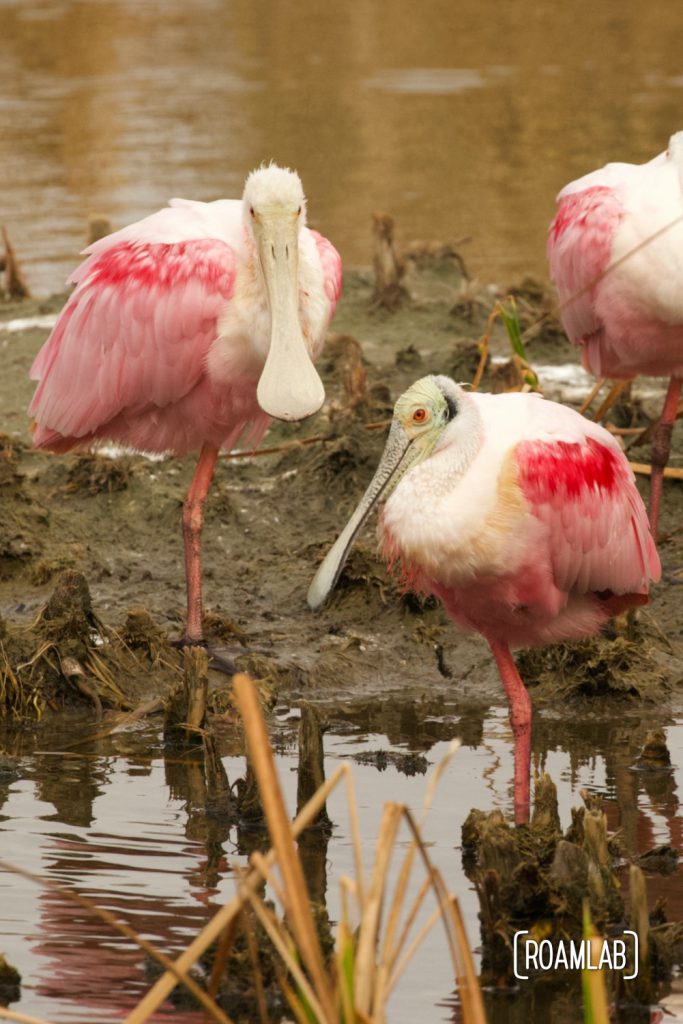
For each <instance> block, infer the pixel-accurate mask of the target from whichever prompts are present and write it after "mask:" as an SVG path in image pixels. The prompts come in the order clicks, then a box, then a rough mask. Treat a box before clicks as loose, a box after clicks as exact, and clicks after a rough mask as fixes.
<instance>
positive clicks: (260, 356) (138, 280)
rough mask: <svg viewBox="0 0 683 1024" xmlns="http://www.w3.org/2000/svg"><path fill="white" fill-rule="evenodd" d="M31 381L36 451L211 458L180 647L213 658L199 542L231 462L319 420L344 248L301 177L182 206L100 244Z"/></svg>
mask: <svg viewBox="0 0 683 1024" xmlns="http://www.w3.org/2000/svg"><path fill="white" fill-rule="evenodd" d="M85 252H86V253H87V259H86V260H84V262H83V263H81V265H80V266H79V267H78V269H77V270H76V271H75V273H74V274H73V275H72V277H71V278H70V281H71V282H73V283H74V284H75V285H76V288H75V290H74V291H73V293H72V294H71V296H70V298H69V300H68V302H67V304H66V306H65V307H64V309H63V311H62V313H61V315H60V317H59V320H58V321H57V324H56V325H55V327H54V330H53V331H52V333H51V335H50V337H49V338H48V340H47V341H46V342H45V344H44V345H43V347H42V348H41V350H40V352H39V353H38V355H37V357H36V359H35V361H34V363H33V366H32V368H31V377H32V378H33V379H35V380H38V381H39V384H38V386H37V388H36V391H35V394H34V396H33V401H32V402H31V405H30V408H29V414H30V415H32V416H33V417H34V419H35V427H34V435H33V440H34V444H35V445H36V446H37V447H39V448H49V449H52V450H53V451H57V452H65V451H69V450H70V449H72V448H76V447H83V446H90V445H92V444H94V443H97V442H98V441H103V440H110V441H116V442H119V443H121V444H123V445H126V446H128V447H130V448H133V449H135V450H137V451H142V452H168V453H173V454H174V455H183V454H185V453H187V452H189V451H192V450H193V449H197V448H198V449H200V455H199V461H198V463H197V467H196V469H195V473H194V476H193V478H192V483H191V485H190V489H189V493H188V495H187V500H186V501H185V505H184V508H183V535H184V542H185V568H186V577H187V624H186V631H185V637H184V640H185V641H187V642H190V643H200V642H202V637H203V633H202V589H201V530H202V523H203V509H204V501H205V499H206V495H207V493H208V490H209V486H210V484H211V478H212V475H213V471H214V467H215V464H216V458H217V456H218V452H219V449H220V448H221V447H231V446H232V445H234V444H235V442H236V441H237V440H238V439H239V438H240V436H242V435H245V436H246V437H247V439H248V440H249V442H250V443H251V444H252V445H254V446H255V445H257V444H258V443H259V442H260V441H261V439H262V437H263V435H264V434H265V432H266V430H267V428H268V425H269V424H270V421H271V417H275V418H277V419H282V420H300V419H303V418H305V417H306V416H311V415H312V414H313V413H315V412H317V410H318V409H319V408H320V407H321V405H322V404H323V401H324V398H325V392H324V390H323V385H322V382H321V380H320V378H319V376H318V374H317V372H316V370H315V367H314V365H313V364H314V361H315V359H316V358H317V357H318V356H319V355H320V352H321V349H322V346H323V342H324V339H325V333H326V330H327V326H328V323H329V321H330V319H331V317H332V314H333V312H334V309H335V306H336V303H337V299H338V297H339V292H340V288H341V260H340V258H339V254H338V253H337V251H336V250H335V249H334V247H333V246H332V244H331V243H330V242H328V241H327V239H325V238H323V237H322V235H320V234H318V233H317V232H316V231H311V230H309V229H308V228H307V227H306V200H305V197H304V193H303V189H302V185H301V181H300V179H299V176H298V175H297V174H296V173H295V172H293V171H290V170H288V169H286V168H281V167H278V166H276V165H274V164H271V165H270V166H268V167H261V168H259V169H258V170H255V171H252V173H251V174H250V175H249V177H248V178H247V180H246V183H245V186H244V194H243V197H242V199H241V200H239V199H219V200H216V201H215V202H211V203H202V202H193V201H191V200H186V199H172V200H171V201H170V204H169V206H168V207H166V208H165V209H163V210H160V211H158V212H157V213H154V214H152V215H151V216H149V217H146V218H145V219H144V220H141V221H138V222H137V223H136V224H131V225H130V226H129V227H126V228H123V229H122V230H121V231H116V232H114V233H113V234H111V235H109V236H108V237H106V238H103V239H100V240H99V241H97V242H95V243H94V244H93V245H91V246H90V247H89V248H88V249H86V250H85Z"/></svg>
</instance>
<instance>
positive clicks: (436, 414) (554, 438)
mask: <svg viewBox="0 0 683 1024" xmlns="http://www.w3.org/2000/svg"><path fill="white" fill-rule="evenodd" d="M383 498H384V499H385V505H384V508H383V510H382V513H381V515H380V519H379V527H378V529H379V537H380V542H381V547H382V552H383V555H384V557H385V558H386V559H387V561H389V562H390V563H391V564H394V563H398V564H399V565H400V569H401V573H402V577H403V579H404V580H405V582H406V584H407V585H408V586H410V587H411V588H412V589H414V590H417V591H420V592H423V593H427V594H434V595H435V596H436V597H438V598H440V600H441V601H442V602H443V604H444V606H445V608H446V611H447V612H448V614H449V616H450V617H451V618H452V619H453V621H454V622H456V623H457V624H458V625H459V626H461V627H463V628H464V629H466V630H470V631H474V632H478V633H481V635H482V636H483V637H484V638H485V639H486V640H487V641H488V643H489V646H490V647H491V651H492V652H493V656H494V658H495V660H496V663H497V665H498V669H499V672H500V676H501V679H502V682H503V686H504V687H505V691H506V694H507V697H508V701H509V704H510V720H511V723H512V728H513V732H514V735H515V819H516V820H517V821H524V820H527V819H528V815H529V773H530V759H531V702H530V700H529V695H528V693H527V691H526V689H525V687H524V685H523V683H522V680H521V679H520V676H519V673H518V671H517V667H516V665H515V662H514V659H513V657H512V655H511V653H510V649H511V648H512V647H524V646H536V645H543V644H549V643H553V642H557V641H560V640H572V639H578V638H580V637H585V636H590V635H592V634H594V633H596V632H597V631H598V630H599V629H600V628H601V626H602V625H603V624H604V623H605V622H606V621H607V620H608V619H609V618H610V617H611V616H613V615H615V614H616V613H618V612H620V611H622V610H623V609H625V608H628V607H631V606H636V605H641V604H645V603H646V602H647V593H648V588H649V584H650V582H651V581H656V580H658V579H659V576H660V565H659V558H658V556H657V551H656V548H655V545H654V542H653V540H652V537H651V534H650V530H649V526H648V520H647V514H646V512H645V508H644V506H643V503H642V501H641V498H640V495H639V494H638V491H637V489H636V486H635V481H634V478H633V474H632V472H631V470H630V467H629V465H628V462H627V460H626V457H625V456H624V454H623V452H622V451H621V449H620V448H619V445H618V444H617V442H616V441H615V439H614V438H613V437H612V435H611V434H609V433H608V431H606V430H605V429H604V428H603V427H601V426H599V425H598V424H595V423H591V422H589V421H588V420H586V419H584V418H583V416H580V415H579V414H578V413H577V412H574V411H573V410H571V409H568V408H566V407H565V406H562V405H558V404H557V403H555V402H548V401H546V400H545V399H543V398H541V397H540V396H538V395H532V394H519V393H517V394H505V395H486V394H471V393H468V392H466V391H463V390H462V388H460V387H458V386H457V385H456V384H454V383H453V381H452V380H449V378H447V377H424V378H423V379H422V380H419V381H417V383H415V384H413V386H412V387H411V388H409V389H408V390H407V391H406V392H405V393H404V394H403V395H401V397H400V398H399V399H398V401H397V402H396V406H395V409H394V419H393V422H392V425H391V429H390V431H389V437H388V439H387V443H386V447H385V450H384V453H383V455H382V459H381V462H380V464H379V467H378V469H377V472H376V473H375V476H374V477H373V479H372V481H371V483H370V485H369V487H368V489H367V491H366V492H365V495H364V496H363V498H362V499H361V501H360V503H359V505H358V507H357V509H356V511H355V512H354V513H353V515H352V516H351V519H350V520H349V523H348V525H347V526H346V527H345V529H344V530H343V531H342V533H341V535H340V536H339V539H338V540H337V542H336V543H335V544H334V546H333V547H332V549H331V550H330V552H329V553H328V555H327V557H326V558H325V560H324V561H323V563H322V565H321V566H320V568H319V570H318V572H317V574H316V576H315V579H314V580H313V582H312V584H311V587H310V589H309V592H308V601H309V604H310V606H311V607H312V608H314V609H317V608H319V607H320V606H321V605H322V604H323V602H324V601H325V599H326V597H327V595H328V594H329V592H330V591H331V590H332V588H333V587H334V586H335V584H336V582H337V580H338V578H339V574H340V573H341V570H342V568H343V565H344V561H345V559H346V557H347V555H348V552H349V550H350V547H351V545H352V544H353V541H354V539H355V537H356V536H357V534H358V532H359V530H360V529H361V527H362V525H363V523H364V522H365V520H366V519H367V517H368V516H369V514H370V512H371V511H372V509H373V507H374V506H375V504H376V503H377V502H378V501H380V500H381V499H383Z"/></svg>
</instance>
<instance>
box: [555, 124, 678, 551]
mask: <svg viewBox="0 0 683 1024" xmlns="http://www.w3.org/2000/svg"><path fill="white" fill-rule="evenodd" d="M557 198H558V203H559V206H558V210H557V213H556V215H555V219H554V220H553V222H552V224H551V225H550V232H549V236H548V259H549V262H550V276H551V277H552V279H553V281H554V282H555V284H556V286H557V290H558V293H559V297H560V303H561V307H560V315H561V317H562V323H563V325H564V329H565V330H566V332H567V334H568V335H569V338H570V339H571V341H573V342H574V343H575V344H577V345H581V346H582V348H583V353H582V358H583V363H584V365H585V366H586V368H587V369H589V370H591V372H592V373H594V374H596V375H597V376H599V377H614V378H617V379H619V378H622V379H623V378H625V379H628V378H631V377H633V376H634V375H635V374H638V373H646V374H652V375H654V376H666V377H670V378H671V379H670V381H669V388H668V392H667V396H666V400H665V402H664V409H663V412H662V416H661V419H660V421H659V424H658V426H657V431H656V433H655V437H654V442H653V446H652V477H651V484H650V526H651V528H652V532H653V535H654V536H655V538H656V536H657V521H658V518H659V506H660V500H661V494H662V476H663V472H664V467H665V466H666V464H667V462H668V459H669V450H670V447H671V433H672V430H673V424H674V421H675V419H676V414H677V412H678V404H679V398H680V392H681V378H682V376H683V132H678V133H677V134H676V135H673V136H672V137H671V139H670V141H669V148H668V149H667V151H666V152H665V153H660V155H659V156H657V157H655V158H654V160H650V162H649V163H646V164H607V165H606V166H605V167H602V168H601V169H600V170H598V171H593V172H592V173H590V174H586V175H585V176H584V177H583V178H579V179H577V181H572V182H571V183H570V184H569V185H566V186H565V188H563V189H562V191H561V192H560V193H559V195H558V197H557Z"/></svg>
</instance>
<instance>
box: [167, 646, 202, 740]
mask: <svg viewBox="0 0 683 1024" xmlns="http://www.w3.org/2000/svg"><path fill="white" fill-rule="evenodd" d="M208 689H209V659H208V655H207V653H206V651H205V650H204V648H203V647H185V648H184V650H183V681H182V683H181V684H180V685H178V686H176V687H175V688H174V689H173V690H172V692H171V693H170V695H169V698H168V701H167V703H166V709H165V712H164V743H165V744H166V745H167V746H171V747H179V748H181V749H185V748H187V747H192V746H196V745H197V743H198V734H200V733H201V731H202V730H203V729H204V726H205V724H206V701H207V697H208Z"/></svg>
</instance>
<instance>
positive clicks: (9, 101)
mask: <svg viewBox="0 0 683 1024" xmlns="http://www.w3.org/2000/svg"><path fill="white" fill-rule="evenodd" d="M415 11H416V8H415V5H414V4H412V3H409V2H408V0H397V2H395V3H394V4H393V5H392V7H391V13H389V9H388V8H385V7H383V6H382V5H381V4H375V3H371V2H370V0H359V2H355V3H353V4H342V3H339V2H333V3H329V4H325V5H320V4H316V3H314V2H313V0H300V2H299V3H297V4H295V5H293V4H285V5H283V4H278V3H276V2H274V0H264V2H261V3H258V4H253V3H250V2H247V0H196V2H195V3H193V4H191V5H188V4H186V3H183V2H181V0H164V2H163V3H162V0H144V2H140V0H107V2H101V0H80V2H79V0H0V20H1V22H2V32H0V123H2V130H0V166H2V168H3V182H2V203H3V210H2V214H1V216H0V221H4V222H6V224H7V226H8V229H9V231H10V235H11V237H12V238H13V240H14V243H15V246H16V248H17V252H18V254H19V256H20V257H21V259H22V261H23V264H24V267H25V270H26V272H27V276H28V279H29V282H30V284H31V285H32V287H33V289H34V291H35V292H36V293H37V294H46V293H49V292H52V291H55V290H57V289H59V288H61V286H62V283H63V280H64V278H65V277H66V276H67V274H68V273H69V272H70V270H71V269H72V268H73V265H74V260H75V257H76V253H77V252H78V251H79V249H80V248H81V247H82V245H83V240H84V235H85V222H86V219H87V217H88V215H89V214H91V213H105V214H108V215H109V216H110V217H111V218H112V219H113V222H114V224H115V225H118V226H120V225H122V224H124V223H127V222H129V221H131V220H135V219H137V218H139V217H141V216H143V215H145V214H147V213H149V212H151V211H152V210H154V209H156V208H158V207H159V206H161V205H163V204H164V203H165V202H166V200H167V199H168V198H169V197H170V196H173V195H184V196H189V197H191V198H196V199H213V198H216V197H218V196H236V195H239V194H240V192H241V187H242V183H243V181H244V177H245V175H246V173H247V172H248V171H249V170H250V169H251V168H252V167H254V166H255V165H257V164H258V163H259V162H260V161H261V160H264V159H270V158H275V159H277V160H278V161H280V162H284V163H287V164H291V165H292V166H295V167H297V168H298V169H299V171H300V173H301V175H302V178H303V181H304V184H305V187H306V189H307V193H308V195H309V199H310V216H311V218H312V221H313V222H314V223H315V224H316V225H317V226H319V227H321V228H322V229H323V230H324V231H325V233H326V234H328V235H329V237H330V238H332V239H333V240H334V242H335V243H336V245H337V246H338V248H339V249H340V251H341V253H342V256H343V258H344V259H345V261H346V262H347V263H348V264H350V265H357V264H367V263H368V262H369V248H368V235H369V219H370V215H371V212H372V211H373V210H376V209H383V210H386V211H387V212H390V213H392V214H393V215H394V216H395V217H396V219H397V222H398V230H399V235H400V237H401V238H402V239H404V240H408V239H412V238H421V239H434V238H442V239H444V240H449V241H456V240H458V239H462V238H464V237H469V238H470V239H471V240H470V241H469V242H467V243H466V244H465V245H464V247H463V253H464V255H465V257H466V259H467V260H468V263H469V264H470V266H471V268H472V269H473V270H474V271H475V272H476V273H477V274H478V275H479V276H480V277H481V278H482V279H483V280H490V279H493V280H500V281H502V282H503V283H505V281H506V280H508V279H510V278H511V277H516V276H517V275H519V274H520V273H527V272H529V271H534V272H536V273H543V272H544V269H545V265H544V247H545V232H546V228H547V224H548V221H549V220H550V218H551V216H552V212H553V203H554V196H555V193H556V192H557V191H558V189H559V188H560V187H561V186H562V185H563V184H564V183H565V182H567V181H569V180H571V179H572V178H575V177H577V176H578V175H580V174H583V173H585V172H586V171H588V170H591V169H593V168H595V167H599V166H601V165H602V164H604V163H605V162H606V161H607V160H611V159H621V160H628V161H635V162H641V161H643V160H646V159H648V158H649V157H651V156H653V155H654V154H656V153H658V152H660V151H661V150H662V149H664V147H665V145H666V142H667V140H668V137H669V135H670V134H671V133H672V132H674V131H676V130H678V129H679V128H681V127H682V125H681V116H680V108H681V89H682V88H683V75H682V74H681V61H680V46H679V41H680V38H681V33H682V31H683V7H682V6H681V5H680V4H679V3H677V2H676V0H660V2H659V3H658V4H657V9H656V16H653V11H652V9H651V7H649V6H648V5H643V4H623V3H621V2H620V0H604V2H603V3H601V4H593V3H589V2H588V0H579V2H578V3H575V4H570V5H569V4H568V5H564V6H563V5H558V4H549V3H542V4H539V3H538V2H536V0H518V2H517V3H515V4H500V3H496V2H495V0H483V2H481V0H459V2H458V3H457V4H453V3H450V2H448V0H424V2H423V3H422V4H421V5H420V9H419V12H420V13H419V19H418V18H417V17H416V15H415Z"/></svg>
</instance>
